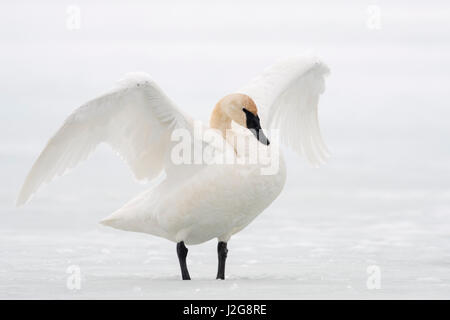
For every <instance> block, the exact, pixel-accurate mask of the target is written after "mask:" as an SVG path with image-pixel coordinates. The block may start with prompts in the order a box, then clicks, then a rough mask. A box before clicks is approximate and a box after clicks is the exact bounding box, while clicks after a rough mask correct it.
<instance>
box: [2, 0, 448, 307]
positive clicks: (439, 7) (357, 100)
mask: <svg viewBox="0 0 450 320" xmlns="http://www.w3.org/2000/svg"><path fill="white" fill-rule="evenodd" d="M78 5H79V6H80V7H81V9H82V10H81V12H82V15H83V16H82V17H83V19H82V25H81V29H80V30H77V31H69V30H66V29H65V25H64V18H65V14H66V10H65V9H66V8H65V7H64V6H63V5H55V4H51V2H42V3H40V4H39V6H37V5H36V4H31V2H29V3H27V2H22V3H8V4H5V5H4V10H2V12H1V13H0V21H2V23H4V24H5V26H7V27H3V28H0V40H1V41H2V43H3V44H4V46H3V47H4V48H3V49H2V51H1V52H0V61H2V75H1V77H0V82H1V83H0V84H1V86H2V88H5V90H4V92H3V93H2V105H3V106H2V108H0V146H1V148H0V176H1V177H2V179H1V182H0V218H1V223H0V298H4V299H19V298H31V299H37V298H44V299H50V298H56V299H83V298H92V299H99V298H106V299H109V298H120V299H184V298H194V299H214V298H233V299H260V298H261V299H262V298H269V299H283V298H285V299H297V298H300V299H311V298H325V299H333V298H334V299H346V298H357V299H366V298H374V299H386V298H406V299H414V298H425V299H428V298H440V299H448V298H450V272H449V268H450V241H449V236H450V216H449V212H450V210H449V209H450V183H449V182H450V179H449V178H450V170H449V163H450V149H449V148H448V137H449V134H450V127H449V126H448V118H449V116H450V114H449V110H448V84H449V83H450V81H449V80H450V79H449V78H450V72H449V71H450V46H449V42H448V30H449V28H448V21H450V20H449V12H450V11H449V10H448V6H449V5H448V3H447V2H445V1H441V2H439V1H436V3H435V5H434V6H431V5H430V6H427V7H425V6H424V4H422V5H419V4H410V3H406V2H401V1H399V2H396V3H390V4H387V3H380V5H379V7H380V9H381V14H382V25H381V29H380V30H370V29H368V28H367V27H366V25H365V20H366V15H367V12H366V9H367V8H366V5H365V4H362V3H361V2H359V1H348V3H347V5H345V6H343V5H342V4H339V6H337V4H334V3H333V2H331V1H328V2H324V4H323V5H322V6H318V5H316V4H302V5H300V4H296V3H295V2H286V3H282V4H280V3H279V2H276V3H275V2H267V3H264V4H259V2H258V4H257V3H256V2H255V3H250V4H246V5H241V6H240V7H239V8H240V10H241V11H239V12H240V13H239V14H236V11H235V6H236V5H237V4H236V3H235V4H234V6H232V4H228V3H222V2H221V3H220V4H218V5H217V6H213V5H212V4H211V5H205V4H204V3H203V4H201V3H200V2H199V3H196V2H193V3H192V4H191V3H190V4H189V6H187V5H185V4H180V6H182V8H181V9H180V8H179V7H168V6H166V5H165V4H163V3H161V4H159V5H156V4H153V5H150V4H147V3H144V2H142V3H139V4H137V5H136V6H126V5H124V4H122V5H121V4H109V5H108V8H105V7H104V5H100V4H99V3H95V4H91V3H90V2H84V1H78ZM197 5H199V6H200V5H201V6H202V8H206V9H205V10H207V12H208V13H209V14H208V15H202V16H201V17H200V16H198V15H197V12H198V10H197V9H196V6H197ZM30 6H33V8H32V10H29V9H30ZM205 6H206V7H205ZM255 7H258V8H259V9H260V10H259V11H254V10H253V8H255ZM177 8H178V9H179V10H178V9H177ZM37 11H38V12H39V13H40V14H36V12H37ZM224 12H225V13H227V12H228V13H230V15H227V14H224ZM19 13H20V14H19ZM31 13H33V14H32V15H31ZM249 13H252V14H253V15H254V19H253V20H252V21H253V23H252V24H248V19H247V18H245V17H248V14H249ZM98 17H101V19H98ZM119 17H120V18H119ZM152 18H154V19H152ZM219 18H220V19H219ZM119 21H120V22H122V23H121V24H119V23H118V22H119ZM173 21H177V23H178V25H174V22H173ZM186 26H189V27H186ZM205 26H207V28H205ZM249 39H250V40H249ZM309 47H312V48H314V49H315V50H316V51H317V52H318V53H319V54H320V55H321V57H322V58H323V60H324V61H325V62H326V63H327V64H328V65H329V66H330V69H331V75H330V77H329V78H328V81H327V89H326V92H325V95H324V96H323V98H322V100H321V102H320V105H319V106H320V111H319V112H320V122H321V127H322V131H323V135H324V139H325V141H326V143H327V145H328V146H329V148H330V149H331V152H332V158H331V159H330V161H329V163H328V164H327V165H325V166H322V167H321V168H319V169H316V168H311V167H309V166H308V165H307V163H306V161H305V160H304V159H299V158H298V157H297V156H296V155H295V154H293V153H292V152H290V151H288V150H286V158H287V161H286V162H287V167H288V181H287V184H286V187H285V190H284V191H283V193H282V194H281V196H280V197H279V198H278V199H277V200H276V201H275V202H274V203H273V205H272V206H271V207H270V208H268V209H267V210H266V211H265V212H264V213H263V214H261V215H260V216H259V217H258V218H257V219H256V220H255V221H254V222H253V223H252V224H250V225H249V226H248V227H247V228H246V229H244V230H243V231H242V232H241V233H239V234H238V235H236V236H235V237H233V238H232V239H231V241H230V242H229V254H228V260H227V267H226V275H227V279H226V280H225V281H218V280H215V275H216V271H217V270H216V268H217V255H216V242H215V241H210V242H207V243H204V244H201V245H196V246H190V247H189V254H188V267H189V271H190V273H191V277H192V279H193V280H192V281H190V282H189V281H184V282H183V281H180V280H179V279H180V274H179V266H178V260H177V257H176V252H175V244H173V243H170V242H168V241H167V240H164V239H159V238H156V237H152V236H148V235H144V234H135V233H127V232H122V231H117V230H112V229H109V228H106V227H103V226H100V225H99V224H98V221H99V220H100V219H102V218H103V217H105V216H107V215H108V214H110V213H111V212H112V211H114V210H115V209H117V208H118V207H120V206H121V205H122V204H124V203H125V202H126V201H127V200H129V199H130V198H131V197H133V196H134V195H135V194H137V193H138V192H140V191H141V190H143V189H145V188H146V185H141V184H137V183H136V182H134V181H133V178H132V175H131V173H130V172H129V170H128V168H127V167H126V165H125V164H123V163H122V162H121V161H120V159H118V158H117V157H115V156H114V155H113V153H112V152H110V151H109V150H108V148H107V147H105V146H102V147H100V148H99V150H98V152H97V153H96V154H95V155H94V156H93V157H92V158H91V159H90V160H89V161H88V162H86V163H83V164H82V165H81V166H80V167H78V168H77V169H76V170H74V171H73V172H71V173H70V174H69V175H67V176H65V177H63V178H61V179H58V180H57V181H55V182H53V183H52V184H50V185H48V186H46V187H44V188H42V189H41V190H40V191H39V192H38V194H37V195H36V196H35V197H34V199H32V201H31V202H30V203H29V204H27V205H26V206H24V207H21V208H19V209H17V208H15V207H14V202H15V198H16V196H17V193H18V191H19V188H20V186H21V183H22V182H23V180H24V178H25V175H26V173H27V171H28V170H29V168H30V166H31V164H32V162H33V161H34V159H35V158H36V156H37V154H38V152H39V151H40V150H41V149H42V147H43V146H44V145H45V143H46V141H47V140H48V138H49V137H50V136H51V135H52V133H53V132H54V131H55V130H56V129H57V128H58V126H59V125H60V124H61V123H62V121H63V120H64V118H65V117H66V116H67V115H68V114H69V113H70V111H72V110H73V109H74V108H76V107H77V106H78V105H80V104H82V103H83V102H85V101H86V100H88V99H90V98H92V97H95V96H97V95H98V94H99V93H102V92H104V91H106V90H108V89H109V88H110V87H111V86H112V85H113V83H114V81H115V80H117V79H119V78H120V77H121V76H122V75H123V74H124V73H126V72H130V71H136V70H141V71H145V72H148V73H150V74H151V75H152V77H153V79H155V81H157V82H158V84H160V86H161V87H162V88H163V89H164V90H165V91H166V93H167V94H168V95H169V96H170V97H171V98H172V99H173V100H174V101H176V102H177V103H178V104H179V105H180V107H181V108H182V109H184V110H186V112H188V113H190V114H192V115H193V116H194V117H197V118H200V119H203V120H207V119H208V116H209V112H210V110H211V108H212V106H213V105H214V103H215V102H216V101H217V100H218V99H219V98H220V97H222V96H223V95H225V94H227V93H229V92H231V91H233V90H235V89H237V88H239V87H240V86H242V84H244V83H245V82H246V81H248V80H249V79H250V78H252V77H253V76H254V75H256V74H258V73H259V72H261V71H262V70H263V69H264V68H265V67H266V66H268V65H270V64H271V63H272V62H273V61H275V60H276V59H277V58H279V57H283V56H289V55H292V54H297V53H298V52H299V51H300V50H304V49H306V48H309ZM5 61H8V63H4V62H5ZM18 75H19V76H18ZM70 266H78V267H79V270H80V274H81V286H80V288H79V289H76V288H75V289H73V290H71V289H69V287H70V286H68V285H67V283H68V281H69V280H70V277H71V274H69V273H67V270H68V268H69V267H70ZM371 266H376V267H378V268H379V271H380V288H379V289H370V285H369V286H368V281H369V280H370V279H373V278H371V276H373V274H371V273H368V268H369V270H373V269H371V268H370V267H371Z"/></svg>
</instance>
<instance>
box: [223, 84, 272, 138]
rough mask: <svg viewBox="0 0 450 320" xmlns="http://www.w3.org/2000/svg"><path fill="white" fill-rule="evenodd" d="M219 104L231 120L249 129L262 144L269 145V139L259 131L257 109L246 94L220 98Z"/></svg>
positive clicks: (259, 124)
mask: <svg viewBox="0 0 450 320" xmlns="http://www.w3.org/2000/svg"><path fill="white" fill-rule="evenodd" d="M219 104H220V107H221V109H222V111H223V112H224V113H225V114H226V115H227V116H228V117H229V118H230V119H231V120H233V121H234V122H236V123H237V124H239V125H241V126H243V127H245V128H247V129H249V130H250V131H251V132H252V133H253V134H254V135H255V137H256V139H258V141H259V142H261V143H262V144H265V145H269V143H270V142H269V139H267V137H266V136H265V135H264V132H263V130H262V129H261V123H260V120H259V116H258V108H257V107H256V104H255V102H254V101H253V99H252V98H250V97H249V96H248V95H246V94H242V93H234V94H230V95H228V96H225V97H224V98H222V100H220V101H219Z"/></svg>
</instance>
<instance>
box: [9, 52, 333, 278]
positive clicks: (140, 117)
mask: <svg viewBox="0 0 450 320" xmlns="http://www.w3.org/2000/svg"><path fill="white" fill-rule="evenodd" d="M328 73H329V68H328V67H327V65H326V64H325V63H323V62H322V61H321V60H320V59H319V58H317V57H316V56H314V55H302V56H296V57H292V58H288V59H285V60H281V61H278V62H277V63H275V64H274V65H273V66H271V67H269V68H267V69H266V70H265V71H264V72H263V73H262V74H261V75H260V76H258V77H256V78H254V79H253V80H251V81H250V82H249V83H248V84H247V85H245V86H244V87H242V88H241V89H239V90H238V91H236V92H235V93H232V94H229V95H227V96H225V97H223V98H222V99H220V100H219V102H218V103H217V104H216V105H215V107H214V109H213V111H212V114H211V117H210V122H209V126H208V125H206V124H202V123H201V122H198V121H196V120H195V121H194V120H193V119H192V118H190V117H189V116H188V115H187V114H185V113H184V112H183V111H181V110H180V109H179V108H178V107H177V106H176V104H175V103H174V102H172V100H171V99H170V98H169V97H168V96H167V95H166V94H165V93H164V92H163V91H162V90H161V89H160V88H159V86H158V85H157V84H156V83H155V81H153V80H152V78H151V77H150V76H149V75H147V74H145V73H130V74H127V75H125V77H124V78H123V79H121V80H119V81H118V82H117V84H116V86H115V87H114V88H113V89H112V90H111V91H109V92H107V93H106V94H103V95H101V96H100V97H98V98H95V99H93V100H91V101H89V102H87V103H85V104H84V105H82V106H81V107H79V108H78V109H76V110H75V111H74V112H73V113H72V114H71V115H70V116H69V117H68V118H67V119H66V120H65V122H64V123H63V125H62V126H61V128H60V129H59V130H58V131H57V132H56V133H55V134H54V136H53V137H52V138H51V139H50V140H49V141H48V143H47V145H46V147H45V148H44V149H43V151H42V152H41V153H40V155H39V157H38V158H37V160H36V161H35V163H34V164H33V166H32V168H31V170H30V172H29V173H28V175H27V177H26V179H25V182H24V184H23V186H22V189H21V190H20V193H19V196H18V198H17V205H18V206H20V205H23V204H25V203H26V202H27V201H28V200H29V199H30V197H31V196H32V195H33V194H34V193H35V192H36V191H37V190H38V188H39V187H40V186H41V185H43V184H46V183H49V182H50V181H51V180H53V179H54V178H55V177H57V176H61V175H63V174H65V173H66V172H67V171H68V170H69V169H72V168H74V167H75V166H76V165H77V164H79V163H80V162H81V161H83V160H85V159H86V158H87V157H88V156H89V155H90V154H91V153H92V152H93V151H94V150H95V149H96V147H97V146H98V145H99V144H100V143H103V142H104V143H107V144H109V145H110V146H111V147H112V149H113V150H115V151H116V152H117V153H118V155H119V156H120V157H122V158H123V160H124V161H125V162H126V163H127V164H128V165H129V167H130V169H131V171H132V172H133V174H134V176H135V178H136V179H137V180H147V181H149V180H154V181H158V180H157V179H159V183H157V184H156V185H154V186H153V187H151V188H150V189H149V190H146V191H145V192H143V193H141V194H140V195H138V196H137V197H136V198H134V199H132V200H131V201H129V202H128V203H126V204H125V205H124V206H123V207H122V208H120V209H118V210H117V211H115V212H113V213H112V214H111V215H110V216H108V217H106V218H105V219H103V220H102V221H101V223H102V224H103V225H106V226H109V227H113V228H116V229H121V230H126V231H133V232H142V233H147V234H151V235H154V236H159V237H162V238H165V239H168V240H170V241H173V242H175V243H176V252H177V255H178V259H179V263H180V269H181V277H182V279H183V280H190V275H189V272H188V268H187V265H186V257H187V253H188V249H187V247H186V245H194V244H200V243H203V242H205V241H208V240H211V239H214V238H217V240H218V245H217V254H218V272H217V277H216V278H217V279H225V261H226V258H227V253H228V249H227V243H228V241H229V240H230V238H231V236H232V235H234V234H235V233H237V232H239V231H240V230H242V229H243V228H245V227H246V226H247V225H248V224H249V223H250V222H251V221H252V220H253V219H255V217H256V216H258V215H259V214H260V213H261V212H262V211H263V210H264V209H265V208H267V207H268V206H269V205H270V204H271V203H272V202H273V201H274V200H275V199H276V198H277V197H278V195H279V194H280V192H281V191H282V189H283V187H284V184H285V180H286V167H285V163H284V160H283V156H282V154H281V151H280V145H279V143H276V141H274V140H273V135H274V134H273V132H276V133H277V136H278V139H276V140H279V141H280V142H281V143H283V144H285V145H287V146H288V147H291V148H292V149H293V150H294V151H296V152H297V153H298V154H300V155H304V156H305V157H306V159H307V160H308V161H309V162H310V163H312V164H313V165H319V164H321V163H323V162H324V161H325V160H326V158H327V157H328V156H329V152H328V150H327V148H326V146H325V144H324V142H323V139H322V136H321V133H320V129H319V123H318V113H317V108H318V101H319V96H320V95H321V94H322V93H323V92H324V90H325V80H324V79H325V76H326V75H327V74H328ZM262 127H265V128H266V129H270V130H271V132H272V135H271V137H270V138H271V140H272V141H270V140H269V139H268V138H267V137H266V135H265V134H264V132H263V130H262ZM199 128H200V129H199ZM201 130H204V131H205V130H211V132H212V134H210V135H209V138H206V136H207V135H205V134H204V135H199V134H196V132H197V131H201ZM185 133H187V136H188V138H189V135H191V136H192V137H194V138H191V139H184V140H183V141H181V139H179V138H180V137H182V136H183V134H185ZM174 136H175V138H174ZM211 137H213V138H211ZM235 138H246V139H247V141H250V143H247V144H244V147H242V146H240V145H239V144H238V143H237V142H236V141H237V140H236V139H235ZM177 139H178V140H177ZM180 141H181V142H180ZM252 143H253V144H255V143H256V145H257V147H258V150H262V151H263V153H264V152H265V154H266V155H268V159H269V160H271V161H275V162H277V164H278V166H276V169H275V170H272V172H270V173H264V172H263V171H262V169H264V168H265V167H264V164H262V163H261V161H253V162H250V161H245V160H248V159H250V158H251V156H252V155H251V152H250V151H249V150H251V148H253V147H254V146H251V144H252ZM195 145H197V146H200V147H205V149H207V150H209V153H208V152H206V153H205V154H209V159H210V160H211V159H213V160H214V159H222V162H221V161H219V160H218V161H209V162H207V161H194V162H193V161H192V156H193V154H194V155H195V152H191V151H192V150H193V149H196V147H195ZM180 146H181V147H180ZM182 147H184V148H182ZM197 149H198V148H197ZM200 149H202V148H200ZM179 150H182V152H176V151H179ZM252 150H253V149H252ZM177 155H178V157H177ZM223 155H227V157H223ZM180 158H181V160H186V159H188V160H191V161H180ZM223 159H228V160H229V159H231V160H232V161H231V162H227V161H223ZM200 160H202V159H200ZM155 179H156V180H155Z"/></svg>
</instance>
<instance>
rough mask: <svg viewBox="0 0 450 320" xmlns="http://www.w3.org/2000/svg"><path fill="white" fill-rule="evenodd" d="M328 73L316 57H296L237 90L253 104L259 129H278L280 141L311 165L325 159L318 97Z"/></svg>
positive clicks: (274, 66) (277, 65)
mask: <svg viewBox="0 0 450 320" xmlns="http://www.w3.org/2000/svg"><path fill="white" fill-rule="evenodd" d="M328 73H329V69H328V67H327V66H326V65H325V64H324V63H323V62H322V61H320V60H319V59H318V58H317V57H315V56H311V55H304V56H298V57H293V58H289V59H286V60H283V61H281V62H279V63H276V64H275V65H273V66H271V67H269V68H267V69H266V70H265V71H264V72H263V74H262V75H260V76H259V77H257V78H255V79H253V80H252V81H251V82H250V83H249V84H247V85H246V86H245V87H243V88H242V89H241V90H239V92H241V93H245V94H247V95H249V96H250V97H251V98H252V99H253V100H254V101H255V103H256V105H257V106H258V109H259V110H261V112H260V114H261V121H262V124H263V126H265V127H266V128H270V129H278V130H279V133H280V139H281V142H283V143H284V144H286V145H287V146H289V147H291V148H292V149H293V150H294V151H296V152H297V153H299V154H303V155H304V156H305V157H306V159H307V160H308V161H309V162H310V163H311V164H313V165H315V166H317V165H319V164H320V163H323V162H325V160H326V158H327V157H328V156H329V152H328V149H327V147H326V145H325V143H324V141H323V138H322V134H321V132H320V127H319V121H318V103H319V96H320V95H321V94H322V93H323V92H324V90H325V76H326V75H327V74H328Z"/></svg>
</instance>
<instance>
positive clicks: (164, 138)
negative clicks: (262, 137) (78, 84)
mask: <svg viewBox="0 0 450 320" xmlns="http://www.w3.org/2000/svg"><path fill="white" fill-rule="evenodd" d="M175 128H186V129H189V130H192V120H190V119H189V118H187V117H186V116H185V115H183V114H182V113H181V112H180V111H179V110H178V108H177V107H176V106H175V105H174V103H173V102H172V101H170V99H169V98H168V97H167V96H166V95H165V94H164V92H163V91H162V90H161V89H160V88H159V87H158V86H157V85H156V84H155V82H153V80H151V78H150V77H149V76H148V75H146V74H143V73H132V74H127V75H126V76H125V78H124V79H123V80H121V81H119V82H118V85H117V87H116V88H115V89H114V90H112V91H111V92H109V93H107V94H105V95H103V96H101V97H99V98H96V99H94V100H92V101H89V102H87V103H86V104H85V105H83V106H81V107H80V108H78V109H77V110H75V111H74V112H73V113H72V114H71V115H70V116H69V117H68V118H67V119H66V121H65V122H64V124H63V126H62V127H61V128H60V129H59V130H58V131H57V132H56V134H55V135H54V136H53V137H52V138H51V139H50V141H49V142H48V143H47V146H46V147H45V149H44V150H43V151H42V152H41V154H40V156H39V158H38V159H37V160H36V162H35V163H34V165H33V167H32V168H31V171H30V172H29V174H28V176H27V178H26V180H25V183H24V185H23V187H22V190H21V192H20V194H19V197H18V200H17V204H18V205H21V204H24V203H26V202H27V201H28V199H29V198H30V197H31V195H32V194H33V193H35V192H36V191H37V189H38V188H39V186H41V185H42V184H44V183H48V182H50V181H51V180H52V179H53V178H54V177H56V176H60V175H63V174H64V173H65V172H66V171H67V170H68V169H71V168H74V167H75V166H76V165H77V164H78V163H79V162H81V161H82V160H84V159H86V158H87V157H88V156H89V155H90V154H91V153H92V152H93V151H94V150H95V148H96V147H97V146H98V145H99V144H100V143H102V142H105V143H107V144H109V145H110V146H111V147H112V148H113V149H114V150H116V151H117V153H118V154H119V156H120V157H122V158H123V159H124V160H125V161H126V163H127V164H128V165H129V166H130V168H131V170H132V171H133V173H134V175H135V177H136V178H137V179H139V180H143V179H151V178H153V177H155V176H157V175H158V174H159V173H160V172H161V171H162V170H163V169H164V165H165V161H166V155H167V152H168V148H169V147H170V143H169V141H170V135H171V133H172V131H173V130H174V129H175Z"/></svg>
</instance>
